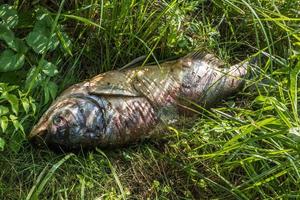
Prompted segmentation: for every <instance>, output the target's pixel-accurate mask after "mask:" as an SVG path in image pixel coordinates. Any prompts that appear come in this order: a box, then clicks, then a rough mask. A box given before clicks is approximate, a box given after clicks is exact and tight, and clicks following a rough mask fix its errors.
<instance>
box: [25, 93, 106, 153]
mask: <svg viewBox="0 0 300 200" xmlns="http://www.w3.org/2000/svg"><path fill="white" fill-rule="evenodd" d="M104 112H105V101H104V100H103V99H100V98H96V97H90V96H89V97H87V96H74V97H68V98H65V99H58V100H57V101H56V102H55V103H53V104H52V106H50V108H49V109H48V110H47V111H46V113H45V114H44V115H43V116H42V117H41V119H40V120H39V122H38V123H37V124H36V125H35V126H34V127H33V129H32V131H31V133H30V135H29V139H30V140H31V141H32V142H33V143H34V144H36V145H38V146H44V145H47V146H50V147H53V146H54V147H66V148H71V149H74V148H79V147H87V146H94V145H97V144H96V143H97V142H99V140H100V139H101V137H102V136H103V134H104V133H105V129H106V120H105V113H104Z"/></svg>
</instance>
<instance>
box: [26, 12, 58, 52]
mask: <svg viewBox="0 0 300 200" xmlns="http://www.w3.org/2000/svg"><path fill="white" fill-rule="evenodd" d="M37 15H38V16H37V22H36V23H35V25H34V27H33V30H32V32H30V33H29V34H28V35H27V37H26V42H27V44H28V45H29V46H30V47H31V48H32V49H33V50H34V51H35V52H36V53H38V54H43V53H44V52H46V51H48V50H50V51H53V50H54V49H55V48H56V47H57V46H58V44H59V40H58V38H57V36H56V34H55V33H52V35H51V30H52V25H53V23H54V22H53V20H52V18H51V17H50V16H49V15H48V14H47V13H44V14H37Z"/></svg>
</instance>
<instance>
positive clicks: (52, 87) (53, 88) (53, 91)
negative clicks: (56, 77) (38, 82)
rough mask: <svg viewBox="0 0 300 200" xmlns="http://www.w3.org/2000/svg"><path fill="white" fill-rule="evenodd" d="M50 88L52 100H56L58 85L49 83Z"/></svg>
mask: <svg viewBox="0 0 300 200" xmlns="http://www.w3.org/2000/svg"><path fill="white" fill-rule="evenodd" d="M48 88H49V93H50V96H51V98H52V99H55V97H56V94H57V90H58V88H57V85H56V83H54V82H52V81H49V83H48Z"/></svg>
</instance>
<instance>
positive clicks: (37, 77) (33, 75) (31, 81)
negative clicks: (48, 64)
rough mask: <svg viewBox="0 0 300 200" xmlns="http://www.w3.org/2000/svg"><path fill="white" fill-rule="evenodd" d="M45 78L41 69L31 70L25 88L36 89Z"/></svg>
mask: <svg viewBox="0 0 300 200" xmlns="http://www.w3.org/2000/svg"><path fill="white" fill-rule="evenodd" d="M43 78H44V77H43V76H42V74H41V73H40V71H39V68H37V67H33V68H31V69H30V70H29V72H28V73H27V78H26V82H25V88H27V89H29V88H31V89H33V88H35V87H36V86H37V85H38V84H39V83H41V82H42V81H43Z"/></svg>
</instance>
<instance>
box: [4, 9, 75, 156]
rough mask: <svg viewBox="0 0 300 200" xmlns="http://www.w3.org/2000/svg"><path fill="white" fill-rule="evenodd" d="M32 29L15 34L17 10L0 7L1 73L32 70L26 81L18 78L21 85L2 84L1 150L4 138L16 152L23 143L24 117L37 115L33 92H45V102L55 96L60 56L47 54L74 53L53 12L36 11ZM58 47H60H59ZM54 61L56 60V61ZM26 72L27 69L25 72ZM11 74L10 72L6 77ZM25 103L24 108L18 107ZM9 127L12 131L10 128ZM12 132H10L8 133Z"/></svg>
mask: <svg viewBox="0 0 300 200" xmlns="http://www.w3.org/2000/svg"><path fill="white" fill-rule="evenodd" d="M34 18H35V20H33V23H32V25H33V29H32V30H31V31H30V32H29V33H28V34H27V36H26V37H25V38H19V37H16V34H15V32H14V31H15V30H18V31H19V29H17V27H18V22H19V17H18V12H17V10H16V9H15V8H14V7H13V6H10V5H7V4H2V5H1V6H0V19H1V21H0V42H1V43H0V45H2V46H0V47H1V48H0V50H2V52H1V54H0V72H1V73H2V74H1V75H2V76H3V77H4V76H6V75H5V73H8V72H16V74H17V73H18V71H20V70H23V69H22V68H25V69H26V71H29V72H28V74H27V76H26V81H19V82H18V84H19V85H11V84H8V83H4V82H3V83H0V94H1V96H0V101H1V104H2V105H1V107H0V111H1V112H0V117H1V121H0V124H1V129H2V131H1V134H0V150H3V148H4V145H5V143H6V141H5V139H4V138H9V141H10V142H9V144H10V145H9V146H10V147H11V148H12V149H13V150H14V151H17V150H18V148H19V147H20V145H19V144H20V143H21V142H22V141H23V140H24V139H25V136H26V134H25V131H24V128H23V123H24V120H25V119H27V118H28V117H29V116H35V110H36V103H35V101H34V94H35V93H34V91H36V92H38V91H40V90H42V91H44V92H43V93H44V99H43V103H44V104H46V103H48V102H49V100H50V99H54V98H55V96H56V93H57V85H56V84H55V83H54V82H53V81H51V78H53V77H54V76H55V75H56V74H57V73H58V69H57V63H58V62H59V60H60V58H59V57H56V58H53V59H51V60H52V61H49V60H46V57H47V55H48V54H50V53H51V52H52V51H54V50H61V51H62V52H63V53H65V54H71V41H70V39H69V37H68V36H67V34H66V33H65V32H64V31H63V28H62V26H61V25H58V24H57V22H55V21H54V20H53V19H52V17H51V15H50V13H49V12H48V11H47V10H46V9H43V8H37V9H36V10H35V11H34ZM58 47H61V48H60V49H59V48H58ZM53 61H54V62H53ZM21 73H24V70H23V72H21ZM9 75H10V76H11V74H7V76H9ZM19 105H22V109H19ZM7 130H10V131H7ZM8 132H9V133H13V134H12V135H9V133H8Z"/></svg>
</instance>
